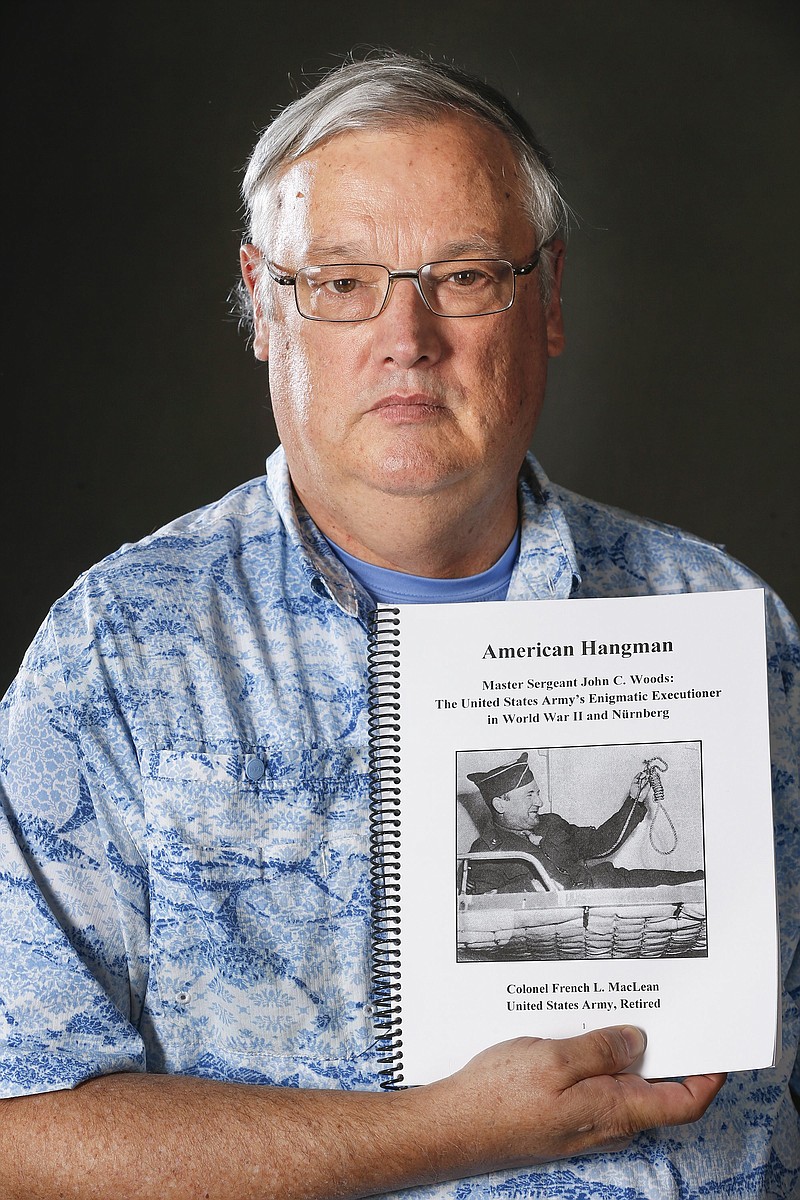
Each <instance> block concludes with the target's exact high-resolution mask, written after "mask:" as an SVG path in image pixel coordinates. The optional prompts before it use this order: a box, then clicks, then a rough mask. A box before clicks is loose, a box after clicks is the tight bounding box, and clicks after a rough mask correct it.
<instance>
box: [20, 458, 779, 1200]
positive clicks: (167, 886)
mask: <svg viewBox="0 0 800 1200" xmlns="http://www.w3.org/2000/svg"><path fill="white" fill-rule="evenodd" d="M520 497H521V513H522V540H521V548H520V553H519V559H518V561H517V565H516V567H515V570H514V575H513V578H512V581H511V585H510V589H509V594H508V598H509V600H515V599H521V598H547V599H550V598H552V599H558V598H566V597H568V596H570V595H579V596H587V597H592V596H626V595H641V594H646V593H667V592H681V591H707V590H715V589H721V588H739V587H744V588H746V587H753V586H760V581H759V580H758V579H756V578H755V577H754V576H753V575H752V574H751V573H750V572H749V571H747V570H746V569H745V568H744V567H742V566H740V565H739V564H738V563H736V562H734V561H733V560H731V559H730V558H728V557H727V556H726V555H725V554H723V553H722V552H721V551H720V550H719V549H717V548H716V547H714V546H710V545H708V544H706V543H704V542H701V541H699V540H697V539H695V538H692V537H690V536H688V535H686V534H684V533H681V532H680V531H678V530H676V529H672V528H669V527H666V526H662V525H656V524H653V523H648V522H645V521H642V520H639V519H637V518H634V517H631V516H629V515H627V514H625V513H622V512H619V511H617V510H613V509H610V508H606V507H603V506H600V505H597V504H594V503H591V502H590V501H588V500H584V499H581V498H580V497H577V496H574V495H572V494H570V493H568V492H565V491H563V490H560V489H558V488H556V487H555V486H553V485H550V484H549V483H548V482H547V481H546V479H545V477H544V475H543V473H542V472H541V471H540V469H539V468H538V466H535V465H534V464H532V463H528V464H527V466H526V468H525V469H524V471H523V475H522V478H521V483H520ZM767 604H768V626H769V627H768V656H769V675H770V689H771V690H770V701H771V721H772V738H773V779H774V795H775V833H776V840H777V854H778V880H779V888H780V897H781V925H782V964H783V966H782V969H783V976H784V981H785V993H784V1023H783V1050H782V1054H781V1056H780V1062H779V1065H778V1066H777V1067H776V1068H775V1069H774V1070H771V1071H762V1072H759V1073H758V1074H752V1075H748V1074H741V1075H735V1076H732V1077H731V1079H730V1080H729V1082H728V1083H727V1084H726V1086H725V1088H724V1089H723V1092H722V1093H721V1095H720V1097H719V1098H718V1099H717V1100H716V1102H715V1103H714V1104H713V1105H712V1107H711V1109H710V1111H709V1112H708V1113H707V1115H706V1116H705V1117H704V1118H703V1120H701V1121H700V1122H698V1123H697V1124H694V1125H690V1126H687V1127H684V1128H679V1129H668V1130H663V1131H657V1130H656V1131H652V1132H649V1133H647V1134H643V1135H641V1136H640V1137H638V1138H637V1139H636V1141H635V1142H634V1144H633V1145H632V1146H631V1148H630V1149H628V1150H626V1151H625V1152H623V1153H621V1154H616V1155H613V1156H605V1155H592V1156H587V1157H583V1158H579V1159H574V1160H570V1161H567V1162H560V1163H554V1164H552V1165H550V1166H543V1167H537V1168H535V1169H531V1170H527V1171H521V1172H516V1173H500V1174H497V1175H493V1176H491V1177H489V1178H485V1179H479V1180H465V1181H463V1182H460V1183H452V1184H442V1185H437V1186H433V1187H429V1188H417V1189H412V1190H411V1191H410V1192H406V1193H404V1195H406V1196H408V1197H426V1198H431V1200H432V1198H433V1197H437V1198H441V1200H443V1198H445V1197H447V1198H449V1200H455V1198H459V1200H462V1198H463V1200H466V1198H467V1197H498V1198H500V1197H504V1198H506V1200H510V1198H512V1197H544V1196H548V1197H553V1196H558V1197H564V1198H567V1197H569V1198H573V1200H578V1198H585V1200H602V1198H609V1200H610V1198H612V1197H614V1198H617V1200H666V1198H669V1197H676V1198H677V1197H689V1196H701V1195H702V1196H709V1197H714V1196H726V1197H744V1196H774V1197H789V1196H793V1195H797V1194H798V1192H800V1130H799V1127H798V1115H797V1112H796V1111H795V1109H794V1107H793V1105H792V1102H791V1098H790V1095H789V1090H788V1078H789V1076H790V1073H791V1072H792V1070H793V1068H794V1066H795V1062H796V1056H797V1048H798V1036H799V1035H800V1018H799V1017H798V1009H797V1001H798V993H800V966H799V965H798V955H797V944H798V932H799V928H800V870H799V869H798V867H799V866H800V832H799V831H798V812H800V808H799V807H798V796H797V787H798V755H797V733H798V728H800V721H799V720H798V692H800V688H798V680H797V674H798V668H800V650H798V640H797V631H796V629H795V627H794V626H793V624H792V622H791V619H790V618H789V616H788V614H787V613H786V611H785V609H784V608H783V607H782V606H781V604H780V601H778V600H777V599H775V598H774V597H773V596H771V595H768V601H767ZM370 608H371V602H370V600H369V598H368V597H367V595H366V593H365V592H364V591H363V589H362V588H361V587H360V585H359V584H358V583H356V582H355V581H354V580H353V579H352V578H351V576H350V575H349V574H348V572H347V570H346V569H345V567H344V566H343V564H342V563H341V562H340V561H339V560H338V559H337V558H336V557H335V556H334V554H333V553H332V551H331V550H330V547H329V546H328V545H327V543H326V542H325V540H324V538H323V537H322V536H321V535H320V533H319V531H318V530H317V529H316V528H315V526H314V525H313V523H312V522H311V520H310V518H309V517H308V515H307V514H306V513H305V512H304V511H303V510H302V509H301V508H299V507H298V506H296V504H295V503H294V502H293V498H292V492H291V487H290V482H289V476H288V472H287V468H286V462H285V458H284V455H283V452H282V451H281V450H278V451H276V453H275V454H274V455H273V456H272V457H271V459H270V460H269V463H268V469H267V476H266V478H262V479H257V480H254V481H252V482H251V483H247V484H245V485H243V486H242V487H240V488H238V489H236V490H235V491H233V492H231V493H230V494H229V495H228V496H226V497H225V498H224V499H222V500H221V501H219V502H218V503H216V504H212V505H209V506H208V507H206V508H203V509H200V510H199V511H197V512H194V513H192V514H190V515H189V516H186V517H183V518H181V519H180V520H178V521H175V522H173V523H172V524H170V525H168V526H166V527H165V528H164V529H162V530H160V531H159V532H157V533H155V534H153V535H152V536H150V537H148V538H145V539H144V540H143V541H141V542H139V543H137V544H136V545H132V546H124V547H123V548H122V549H121V550H119V551H118V552H117V553H116V554H113V555H111V556H110V557H109V558H107V559H106V560H104V561H103V562H102V563H100V564H99V565H98V566H96V567H93V568H92V569H91V570H90V571H88V572H87V573H86V574H85V575H83V576H82V577H81V579H80V580H79V581H78V582H77V584H76V585H75V587H74V588H73V589H72V591H71V592H69V593H68V595H67V596H65V597H64V598H63V599H62V600H60V601H58V602H57V603H56V604H55V605H54V607H53V609H52V611H51V613H50V614H49V616H48V618H47V620H46V621H45V623H44V625H43V627H42V629H41V630H40V632H39V634H38V636H37V638H36V640H35V642H34V644H33V646H32V647H31V649H30V651H29V653H28V655H27V657H26V660H25V663H24V665H23V668H22V670H21V672H20V675H19V677H18V678H17V680H16V681H15V683H14V685H13V686H12V688H11V690H10V692H9V693H8V695H7V697H6V699H5V701H4V702H3V704H2V708H0V789H1V791H0V800H1V801H2V809H1V810H0V891H1V893H2V895H1V897H0V926H1V927H2V939H1V941H0V946H2V950H0V1080H1V1081H2V1094H4V1095H7V1096H15V1095H23V1094H27V1093H34V1092H42V1091H49V1090H54V1089H59V1088H68V1087H73V1086H74V1085H76V1084H77V1083H79V1082H80V1081H81V1080H84V1079H87V1078H90V1077H92V1076H96V1075H100V1074H104V1073H108V1072H115V1071H145V1070H147V1071H162V1072H164V1071H166V1072H172V1073H183V1074H190V1075H195V1076H202V1077H206V1078H212V1079H222V1080H234V1081H239V1082H245V1083H255V1084H278V1085H282V1086H292V1087H314V1088H366V1089H372V1088H375V1087H376V1086H377V1064H376V1055H375V1030H374V1027H373V1023H372V1017H371V1011H370V1004H369V895H368V779H367V771H366V750H367V720H366V716H367V714H366V711H365V696H366V655H365V652H366V639H367V634H366V620H367V616H368V612H369V610H370ZM742 836H744V837H746V836H747V832H746V830H743V831H742ZM746 905H747V882H746V880H743V881H742V906H743V909H744V908H745V907H746ZM743 970H745V971H746V952H745V953H744V954H743Z"/></svg>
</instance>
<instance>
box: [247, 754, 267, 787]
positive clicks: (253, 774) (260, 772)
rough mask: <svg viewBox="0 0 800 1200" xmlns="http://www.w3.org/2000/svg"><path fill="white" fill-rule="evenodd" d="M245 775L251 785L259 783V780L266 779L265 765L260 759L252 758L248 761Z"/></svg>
mask: <svg viewBox="0 0 800 1200" xmlns="http://www.w3.org/2000/svg"><path fill="white" fill-rule="evenodd" d="M244 773H245V775H246V776H247V778H248V779H249V780H250V782H251V783H258V781H259V779H263V778H264V764H263V762H262V761H261V759H260V758H250V759H248V760H247V765H246V767H245V769H244Z"/></svg>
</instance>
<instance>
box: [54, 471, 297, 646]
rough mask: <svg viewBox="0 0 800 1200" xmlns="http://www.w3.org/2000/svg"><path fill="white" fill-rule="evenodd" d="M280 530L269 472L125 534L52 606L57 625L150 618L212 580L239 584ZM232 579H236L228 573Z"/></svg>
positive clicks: (186, 602)
mask: <svg viewBox="0 0 800 1200" xmlns="http://www.w3.org/2000/svg"><path fill="white" fill-rule="evenodd" d="M280 534H281V522H280V519H279V518H278V516H277V514H276V513H275V510H274V507H273V505H272V503H271V500H270V497H269V492H268V489H267V488H266V486H265V479H264V477H263V476H262V477H258V478H256V479H252V480H249V481H248V482H247V483H243V484H240V485H239V486H238V487H236V488H234V489H233V490H232V491H230V492H228V493H227V494H226V495H225V496H222V497H221V498H220V499H219V500H216V501H214V502H213V503H210V504H206V505H203V506H202V507H201V508H197V509H194V510H193V511H191V512H188V513H185V514H184V515H183V516H180V517H177V518H176V519H175V520H173V521H170V522H168V523H167V524H166V525H163V526H162V527H161V528H160V529H156V530H155V531H154V532H153V533H150V534H148V535H147V536H146V537H143V538H141V539H140V540H139V541H136V542H126V543H125V544H124V545H122V546H120V547H119V549H118V550H115V551H114V552H113V553H111V554H109V555H107V556H106V557H105V558H103V559H101V560H100V561H99V562H97V563H95V564H94V565H93V566H91V567H89V569H88V570H87V571H84V572H83V574H82V575H80V576H79V578H78V579H77V580H76V582H75V584H74V585H73V586H72V587H71V588H70V589H69V591H68V592H67V593H66V594H65V595H64V596H62V597H61V598H60V599H59V600H57V601H56V603H55V604H54V605H53V607H52V609H51V618H52V620H53V622H54V626H55V629H56V630H59V629H61V630H63V631H64V632H66V631H68V630H70V629H72V630H75V629H76V627H77V626H81V627H82V626H84V624H85V622H86V620H87V619H88V620H89V622H90V623H95V622H96V621H102V623H103V628H105V626H106V625H113V624H114V623H115V622H117V623H118V624H119V625H120V627H121V626H123V625H125V626H130V625H131V623H132V622H133V623H136V624H141V623H142V622H144V623H145V624H146V622H147V619H148V614H150V615H151V616H152V619H153V620H157V619H158V618H157V616H156V614H157V613H158V612H160V611H163V610H165V609H167V608H173V607H176V606H181V605H184V606H186V607H191V604H192V598H193V596H195V595H198V594H199V593H201V592H203V591H204V590H206V589H207V588H208V586H209V585H210V584H211V583H212V582H213V584H214V586H215V587H219V588H221V589H222V590H223V591H224V590H225V588H226V586H229V587H236V586H237V569H238V568H240V567H241V568H242V569H243V570H245V571H248V572H249V571H250V569H251V564H253V563H256V564H258V563H261V564H265V563H267V562H269V561H270V558H271V557H272V556H271V555H270V554H269V545H270V543H271V542H272V541H273V540H274V539H275V538H276V537H280ZM228 578H229V579H230V581H231V582H230V585H227V584H226V579H228Z"/></svg>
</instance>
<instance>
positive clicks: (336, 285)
mask: <svg viewBox="0 0 800 1200" xmlns="http://www.w3.org/2000/svg"><path fill="white" fill-rule="evenodd" d="M358 285H359V281H358V280H357V279H329V280H328V281H327V283H325V284H324V287H325V289H326V290H327V291H329V292H335V293H336V295H337V296H347V295H349V294H350V292H354V291H355V290H356V288H357V287H358Z"/></svg>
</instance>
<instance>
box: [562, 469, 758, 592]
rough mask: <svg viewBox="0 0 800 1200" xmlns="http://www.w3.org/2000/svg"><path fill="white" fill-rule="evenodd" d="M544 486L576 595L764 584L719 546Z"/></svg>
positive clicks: (564, 491) (609, 505) (698, 589)
mask: <svg viewBox="0 0 800 1200" xmlns="http://www.w3.org/2000/svg"><path fill="white" fill-rule="evenodd" d="M549 488H550V491H551V494H552V496H553V498H554V499H555V500H556V502H557V503H558V504H559V505H560V507H561V509H562V511H563V513H564V516H565V518H566V521H567V524H568V526H569V529H570V533H571V534H572V539H573V542H574V545H575V552H576V557H577V561H578V566H579V570H580V574H581V578H582V580H583V586H582V588H581V592H580V594H581V595H585V596H592V595H595V594H597V595H609V594H611V595H613V594H616V593H617V591H618V592H619V594H626V595H632V594H635V593H637V592H639V591H641V592H643V593H644V592H677V591H714V590H720V589H726V588H748V587H764V586H766V585H765V584H764V582H763V580H761V579H760V578H759V576H758V575H756V573H755V572H754V571H751V570H750V569H749V568H748V567H746V566H744V564H743V563H740V562H739V561H738V560H737V559H735V558H734V557H733V556H732V555H730V554H728V553H727V551H726V550H725V548H724V547H723V546H720V545H717V544H716V543H714V542H709V541H706V540H705V539H703V538H701V537H698V536H697V535H696V534H693V533H690V532H687V531H686V530H684V529H679V528H678V527H677V526H675V525H668V524H665V523H664V522H661V521H656V520H653V519H651V518H648V517H641V516H637V515H636V514H635V513H631V512H627V511H625V510H624V509H622V508H617V507H615V506H614V505H611V504H604V503H602V502H600V501H597V500H591V499H589V498H587V497H585V496H581V495H579V494H577V493H575V492H572V491H570V490H569V489H567V488H563V487H560V486H559V485H557V484H550V485H549Z"/></svg>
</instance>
